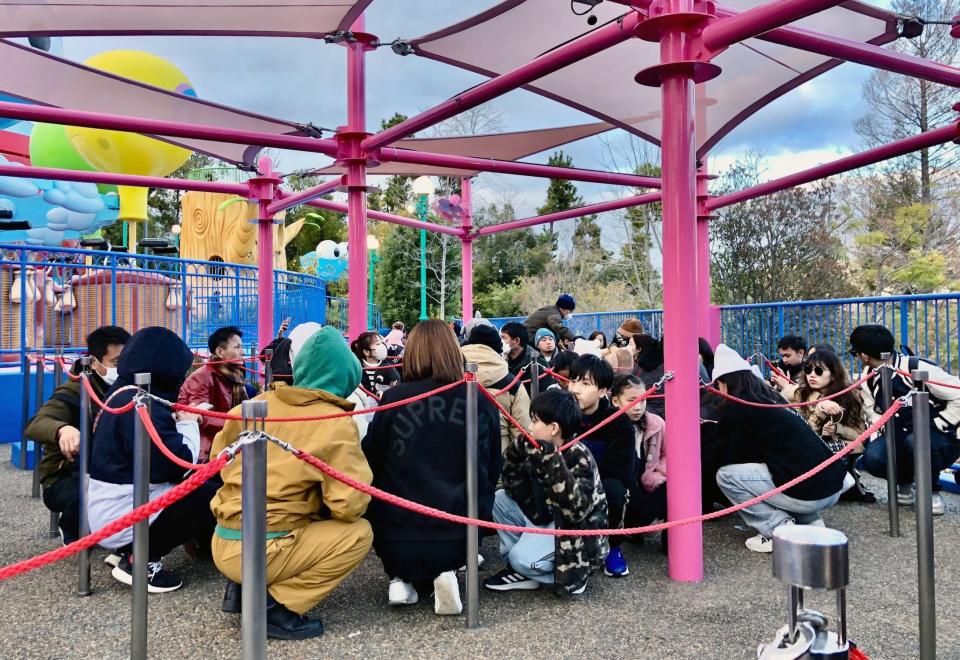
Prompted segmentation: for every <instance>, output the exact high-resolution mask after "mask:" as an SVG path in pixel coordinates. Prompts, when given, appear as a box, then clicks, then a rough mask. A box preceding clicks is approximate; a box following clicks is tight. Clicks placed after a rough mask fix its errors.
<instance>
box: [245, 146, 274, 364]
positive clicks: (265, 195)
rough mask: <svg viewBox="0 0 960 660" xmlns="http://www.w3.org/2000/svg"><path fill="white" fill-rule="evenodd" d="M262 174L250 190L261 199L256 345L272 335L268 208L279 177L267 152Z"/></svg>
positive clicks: (260, 166)
mask: <svg viewBox="0 0 960 660" xmlns="http://www.w3.org/2000/svg"><path fill="white" fill-rule="evenodd" d="M258 169H259V171H260V176H259V177H257V178H256V179H253V180H251V182H250V186H251V193H253V194H255V195H256V196H257V198H258V199H259V203H258V204H257V208H258V209H259V215H258V222H257V346H258V347H259V348H260V350H263V349H264V348H266V347H267V345H268V344H269V343H270V341H271V340H272V339H273V303H274V300H273V297H274V285H273V215H272V214H271V213H270V212H269V208H270V200H272V199H273V195H274V191H275V186H276V183H277V181H278V179H276V178H275V176H274V174H273V161H271V160H270V157H269V156H264V157H262V158H261V159H260V161H259V168H258Z"/></svg>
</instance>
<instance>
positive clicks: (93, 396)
mask: <svg viewBox="0 0 960 660" xmlns="http://www.w3.org/2000/svg"><path fill="white" fill-rule="evenodd" d="M81 384H82V385H83V389H85V390H86V391H87V394H89V395H90V400H91V401H93V402H94V403H95V404H96V405H97V407H98V408H101V409H102V410H103V412H105V413H110V414H111V415H122V414H124V413H128V412H130V411H131V410H133V407H134V406H135V405H137V402H136V401H134V400H133V399H130V402H129V403H127V404H126V405H125V406H121V407H120V408H111V407H109V406H108V405H107V404H105V403H104V402H103V401H101V400H100V397H98V396H97V392H96V390H94V389H93V385H91V384H90V381H89V380H87V379H86V378H84V379H83V380H82V381H81Z"/></svg>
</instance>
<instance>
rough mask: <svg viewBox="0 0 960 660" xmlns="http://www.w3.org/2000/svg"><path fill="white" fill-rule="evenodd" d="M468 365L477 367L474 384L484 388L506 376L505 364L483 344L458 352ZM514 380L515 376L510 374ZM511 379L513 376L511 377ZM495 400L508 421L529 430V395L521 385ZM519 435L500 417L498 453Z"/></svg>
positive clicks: (518, 432) (464, 348)
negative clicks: (503, 410)
mask: <svg viewBox="0 0 960 660" xmlns="http://www.w3.org/2000/svg"><path fill="white" fill-rule="evenodd" d="M460 350H461V351H462V352H463V356H464V357H465V358H466V359H467V362H474V363H476V365H477V380H478V381H479V382H480V384H481V385H483V386H484V387H487V388H489V387H491V386H492V385H493V384H494V383H496V382H498V381H500V380H503V378H504V377H505V376H506V375H507V373H508V370H507V361H506V360H504V359H503V358H502V357H501V356H500V355H498V354H497V353H496V352H495V351H494V350H493V349H492V348H490V347H489V346H485V345H483V344H468V345H467V346H463V347H461V349H460ZM513 376H516V374H513ZM511 378H512V376H511ZM511 389H512V390H514V392H515V393H511V392H510V391H507V392H504V393H503V394H501V395H499V396H498V397H497V402H498V403H499V404H500V405H501V406H503V407H504V408H506V409H507V410H509V411H510V415H511V417H513V418H514V419H515V420H517V421H518V422H520V425H521V426H523V428H525V429H527V430H528V431H529V430H530V395H528V394H527V390H526V389H525V388H524V387H523V386H522V385H521V386H520V387H517V388H511ZM519 435H520V431H519V430H518V429H517V427H516V426H514V425H513V424H511V423H510V421H509V420H508V419H507V418H506V416H505V415H504V414H503V413H502V412H501V413H500V451H506V449H507V447H508V446H509V445H510V442H511V441H512V440H513V439H515V438H517V437H519Z"/></svg>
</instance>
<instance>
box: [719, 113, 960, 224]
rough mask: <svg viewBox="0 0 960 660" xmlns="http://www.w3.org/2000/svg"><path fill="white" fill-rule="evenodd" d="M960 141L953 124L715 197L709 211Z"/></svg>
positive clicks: (957, 130) (959, 129) (958, 125)
mask: <svg viewBox="0 0 960 660" xmlns="http://www.w3.org/2000/svg"><path fill="white" fill-rule="evenodd" d="M958 138H960V123H958V124H950V125H948V126H944V127H943V128H938V129H935V130H932V131H927V132H926V133H921V134H920V135H914V136H912V137H908V138H905V139H903V140H898V141H896V142H892V143H890V144H887V145H884V146H882V147H877V148H876V149H870V150H869V151H864V152H863V153H859V154H855V155H853V156H847V157H846V158H840V159H839V160H835V161H833V162H830V163H824V164H823V165H818V166H817V167H813V168H810V169H809V170H804V171H803V172H797V173H796V174H790V175H788V176H785V177H781V178H779V179H774V180H773V181H767V182H766V183H761V184H760V185H758V186H753V187H752V188H746V189H745V190H740V191H738V192H735V193H730V194H729V195H722V196H720V197H714V198H713V199H710V200H708V201H707V208H708V209H710V210H714V209H719V208H723V207H725V206H730V205H731V204H737V203H739V202H745V201H747V200H749V199H754V198H755V197H762V196H764V195H769V194H772V193H775V192H780V191H781V190H786V189H787V188H793V187H794V186H800V185H803V184H805V183H810V182H811V181H816V180H818V179H824V178H826V177H828V176H833V175H834V174H840V173H842V172H849V171H850V170H855V169H857V168H860V167H865V166H867V165H873V164H874V163H879V162H881V161H884V160H887V159H889V158H896V157H897V156H903V155H904V154H909V153H912V152H914V151H918V150H920V149H925V148H928V147H934V146H936V145H938V144H944V143H947V142H951V141H953V140H956V139H958Z"/></svg>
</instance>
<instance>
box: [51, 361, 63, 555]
mask: <svg viewBox="0 0 960 660" xmlns="http://www.w3.org/2000/svg"><path fill="white" fill-rule="evenodd" d="M62 381H63V365H61V364H60V349H59V348H58V349H57V351H56V353H54V360H53V389H54V390H56V389H57V388H58V387H60V383H61V382H62ZM59 527H60V514H59V513H57V512H56V511H51V512H50V531H49V532H48V533H49V535H50V538H52V539H55V538H57V536H58V535H59V534H60V532H59Z"/></svg>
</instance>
